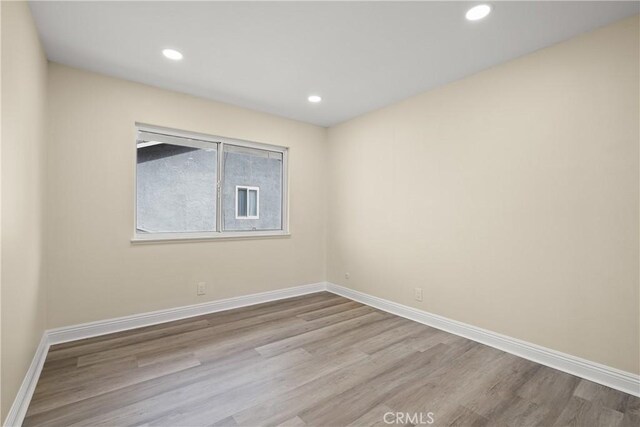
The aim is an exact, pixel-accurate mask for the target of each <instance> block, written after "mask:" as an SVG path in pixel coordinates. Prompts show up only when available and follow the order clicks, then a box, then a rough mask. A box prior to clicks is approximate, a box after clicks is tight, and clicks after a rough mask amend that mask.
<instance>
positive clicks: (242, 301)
mask: <svg viewBox="0 0 640 427" xmlns="http://www.w3.org/2000/svg"><path fill="white" fill-rule="evenodd" d="M324 290H326V285H325V283H324V282H319V283H313V284H310V285H302V286H294V287H292V288H285V289H277V290H275V291H268V292H261V293H259V294H250V295H242V296H239V297H233V298H227V299H222V300H216V301H209V302H204V303H202V304H194V305H187V306H183V307H176V308H169V309H166V310H158V311H152V312H148V313H142V314H134V315H131V316H124V317H117V318H114V319H107V320H98V321H97V322H90V323H82V324H80V325H73V326H64V327H62V328H56V329H50V330H48V331H47V334H48V337H49V343H50V344H51V345H53V344H60V343H63V342H68V341H76V340H80V339H84V338H91V337H95V336H99V335H105V334H112V333H114V332H121V331H126V330H128V329H136V328H141V327H144V326H150V325H157V324H159V323H165V322H172V321H174V320H180V319H185V318H188V317H195V316H201V315H203V314H211V313H215V312H218V311H224V310H231V309H234V308H240V307H245V306H248V305H254V304H261V303H264V302H269V301H276V300H280V299H284V298H292V297H297V296H300V295H306V294H310V293H314V292H321V291H324Z"/></svg>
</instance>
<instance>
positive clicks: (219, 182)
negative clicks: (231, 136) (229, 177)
mask: <svg viewBox="0 0 640 427" xmlns="http://www.w3.org/2000/svg"><path fill="white" fill-rule="evenodd" d="M223 156H224V142H219V143H218V168H217V169H218V177H217V183H216V185H217V186H218V191H217V192H216V195H217V197H216V231H217V232H218V233H222V215H223V213H222V187H223V184H222V177H223V176H224V172H223V170H222V169H223V168H224V161H223V160H224V159H223Z"/></svg>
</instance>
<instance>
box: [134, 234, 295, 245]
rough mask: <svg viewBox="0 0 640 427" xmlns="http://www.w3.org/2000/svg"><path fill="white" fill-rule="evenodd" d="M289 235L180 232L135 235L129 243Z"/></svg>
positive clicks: (243, 238)
mask: <svg viewBox="0 0 640 427" xmlns="http://www.w3.org/2000/svg"><path fill="white" fill-rule="evenodd" d="M289 237H291V233H289V232H287V231H247V232H242V231H238V232H228V233H204V234H197V233H194V234H190V235H186V234H182V233H167V234H162V233H161V234H153V235H135V236H134V237H133V238H132V239H131V243H132V244H134V245H140V244H142V245H144V244H152V243H189V242H210V241H215V240H256V239H273V238H289Z"/></svg>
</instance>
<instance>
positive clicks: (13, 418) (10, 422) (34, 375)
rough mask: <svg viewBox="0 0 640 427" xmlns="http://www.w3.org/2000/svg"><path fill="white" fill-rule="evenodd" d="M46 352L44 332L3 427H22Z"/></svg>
mask: <svg viewBox="0 0 640 427" xmlns="http://www.w3.org/2000/svg"><path fill="white" fill-rule="evenodd" d="M48 351H49V341H48V340H47V334H46V332H45V333H44V334H43V335H42V338H41V339H40V344H38V348H36V352H35V354H34V355H33V359H32V360H31V365H29V369H28V370H27V373H26V375H25V376H24V379H23V380H22V384H21V385H20V389H18V393H17V394H16V398H15V399H14V400H13V405H11V409H9V413H8V414H7V417H6V418H5V420H4V426H6V427H18V426H21V425H22V421H23V420H24V416H25V414H26V413H27V408H28V407H29V403H30V402H31V397H32V396H33V392H34V391H35V389H36V384H38V378H40V372H42V366H44V361H45V359H46V358H47V352H48Z"/></svg>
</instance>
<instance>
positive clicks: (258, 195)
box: [236, 185, 260, 219]
mask: <svg viewBox="0 0 640 427" xmlns="http://www.w3.org/2000/svg"><path fill="white" fill-rule="evenodd" d="M241 188H242V189H243V190H247V200H246V204H247V215H245V216H240V215H238V190H240V189H241ZM249 191H255V192H256V214H255V216H253V215H249ZM236 219H260V187H249V186H248V185H236Z"/></svg>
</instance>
